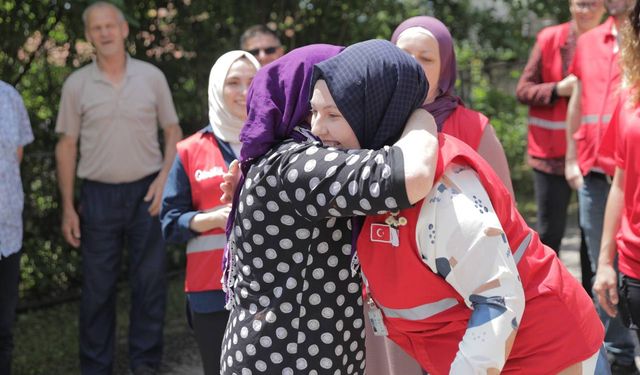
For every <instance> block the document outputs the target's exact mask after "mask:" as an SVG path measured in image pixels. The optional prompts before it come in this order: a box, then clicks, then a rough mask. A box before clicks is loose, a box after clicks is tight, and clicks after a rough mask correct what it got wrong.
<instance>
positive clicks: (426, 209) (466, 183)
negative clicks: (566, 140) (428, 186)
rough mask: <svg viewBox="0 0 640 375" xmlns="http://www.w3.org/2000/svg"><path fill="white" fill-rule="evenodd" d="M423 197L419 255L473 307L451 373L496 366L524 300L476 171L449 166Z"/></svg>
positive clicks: (498, 367)
mask: <svg viewBox="0 0 640 375" xmlns="http://www.w3.org/2000/svg"><path fill="white" fill-rule="evenodd" d="M425 199H426V201H425V204H424V205H423V207H422V211H421V212H420V219H419V222H418V226H417V228H418V233H417V241H418V248H419V249H420V252H421V255H422V259H423V261H424V262H425V264H426V265H427V266H428V267H429V268H430V269H431V270H432V271H433V272H435V273H437V274H439V275H440V276H442V277H443V278H444V279H445V280H446V281H447V283H449V284H450V285H451V286H452V287H453V288H454V289H455V290H456V291H457V292H458V293H459V294H460V295H461V296H462V297H463V298H464V301H465V303H466V305H467V306H468V307H469V308H470V309H472V310H473V312H472V314H471V318H470V319H469V323H468V326H467V330H466V332H465V334H464V336H463V339H462V342H461V343H460V345H459V349H458V353H457V354H456V357H455V359H454V361H453V363H452V364H451V373H452V374H475V373H491V371H496V370H497V372H499V371H500V370H501V369H502V367H503V366H504V364H505V362H506V355H507V354H508V353H509V352H510V350H511V347H512V346H513V342H514V340H515V336H516V333H517V328H518V324H519V323H520V321H521V319H522V314H523V312H524V305H525V298H524V291H523V287H522V283H521V282H520V277H519V274H518V270H517V268H516V263H515V261H514V258H513V256H512V253H511V250H510V248H509V243H508V242H507V239H506V236H505V234H504V231H503V229H502V226H501V225H500V221H499V219H498V217H497V215H496V213H495V211H494V209H493V206H492V205H491V201H490V199H489V196H488V194H487V192H486V191H485V189H484V187H483V186H482V184H481V183H480V180H479V179H478V177H477V174H476V173H475V171H473V170H472V169H471V168H469V167H466V166H461V165H453V166H451V167H449V168H448V169H447V170H446V171H445V173H444V175H443V176H442V178H441V179H440V180H439V181H438V182H437V183H436V184H435V185H434V189H432V191H431V193H430V194H429V195H428V196H427V198H425ZM452 223H456V224H455V225H453V224H452ZM497 372H496V373H497Z"/></svg>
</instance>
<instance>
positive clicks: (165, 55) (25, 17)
mask: <svg viewBox="0 0 640 375" xmlns="http://www.w3.org/2000/svg"><path fill="white" fill-rule="evenodd" d="M90 3H92V1H90V0H76V1H68V0H67V1H64V0H63V1H54V2H52V1H50V0H32V1H18V0H3V1H1V2H0V35H2V38H0V77H2V79H3V80H5V81H7V82H9V83H11V84H13V85H15V86H16V87H17V89H18V90H19V91H20V92H21V94H22V96H23V98H24V100H25V103H26V106H27V109H28V111H29V115H30V117H31V121H32V125H33V128H34V133H35V136H36V140H35V142H34V144H32V145H30V146H28V147H27V149H26V153H25V159H24V162H23V166H22V176H23V179H24V187H25V193H26V197H27V199H26V205H25V215H24V217H25V241H24V253H23V254H24V255H23V258H22V280H23V281H22V284H21V295H22V297H23V300H27V301H33V300H41V299H43V298H50V297H60V296H65V295H67V294H70V293H71V294H73V293H77V288H78V283H79V280H80V278H81V275H80V267H79V262H80V254H79V253H78V251H77V250H75V249H71V248H70V247H69V246H68V245H66V244H65V243H64V241H63V240H62V238H61V236H60V234H59V229H58V228H59V217H60V207H59V203H58V194H57V189H56V180H55V162H54V160H53V149H54V146H55V143H56V140H57V137H56V135H55V134H54V125H55V118H56V115H57V111H58V102H59V99H60V91H61V87H62V84H63V82H64V79H65V78H66V77H67V76H68V75H69V74H70V73H71V72H72V71H73V70H75V69H77V68H78V67H80V66H82V65H83V64H85V63H87V62H88V61H89V58H90V56H89V53H88V52H87V44H86V41H85V40H84V28H83V24H82V21H81V15H82V11H83V10H84V8H85V7H86V6H87V5H88V4H90ZM115 3H116V4H117V5H119V6H120V7H121V9H123V11H124V14H125V17H126V19H127V20H128V22H129V24H130V29H131V31H130V36H129V38H128V41H127V45H128V49H129V52H130V53H131V55H132V56H135V57H136V58H139V59H143V60H147V61H150V62H151V63H153V64H154V65H156V66H158V67H159V68H160V69H161V70H162V71H163V72H164V73H165V75H166V76H167V79H168V81H169V84H170V87H171V89H172V92H173V98H174V101H175V104H176V108H177V110H178V115H179V117H180V119H181V125H182V127H183V129H184V130H185V133H186V134H190V133H193V132H194V131H196V130H197V129H199V128H200V127H202V126H203V125H204V124H205V123H206V121H207V110H206V108H207V85H208V75H209V70H210V69H211V66H212V65H213V62H214V61H215V60H216V58H217V57H218V56H220V55H221V54H222V53H224V52H226V51H228V50H230V49H236V48H238V43H239V36H240V34H241V33H242V31H243V30H244V29H245V28H247V27H248V26H250V25H253V24H258V23H266V24H269V25H270V26H272V27H274V28H276V29H277V30H278V32H279V33H280V34H281V36H282V38H281V39H282V41H283V44H284V45H285V47H286V48H287V49H288V50H291V49H293V48H295V47H297V46H301V45H305V44H309V43H318V42H323V43H331V44H340V45H347V44H350V43H353V42H356V41H360V40H364V39H370V38H389V37H390V35H391V33H392V31H393V29H394V28H395V27H396V26H397V25H398V24H399V23H400V22H401V21H402V20H404V19H406V18H408V17H410V16H415V15H422V14H432V15H435V16H437V17H438V18H440V19H442V20H443V21H444V22H445V23H446V24H447V25H449V27H450V29H451V31H452V34H453V36H454V38H455V39H456V44H457V52H458V58H459V72H460V76H459V78H460V79H459V92H460V93H461V94H462V96H463V98H464V99H465V101H467V104H468V105H469V106H470V107H472V108H475V109H478V110H481V111H483V112H485V113H486V114H487V115H488V116H489V117H490V118H491V121H492V124H493V125H494V127H495V128H496V131H497V133H498V137H499V138H500V139H501V140H502V142H503V144H504V147H505V150H506V152H507V155H508V157H509V161H510V164H511V167H512V174H513V177H514V180H515V185H516V187H517V188H519V187H522V188H523V189H524V188H525V187H527V186H530V185H531V184H530V183H528V182H527V179H526V175H527V174H526V173H525V172H526V169H525V168H524V167H523V163H522V161H523V154H524V149H525V143H524V142H525V133H526V127H525V120H524V118H525V112H526V109H525V108H524V107H521V106H518V105H517V104H516V102H515V99H514V98H513V95H512V94H513V93H512V92H510V91H509V90H506V89H505V88H504V87H503V86H504V85H502V82H503V81H508V82H511V83H513V81H514V79H516V78H517V76H518V74H519V69H520V66H521V64H522V61H523V60H525V59H526V56H527V55H528V51H529V48H530V46H531V42H532V38H533V36H534V31H532V30H530V29H531V22H530V21H529V18H530V17H529V16H530V15H531V14H537V15H539V16H542V17H549V16H555V18H557V19H565V18H566V17H567V10H566V4H565V3H564V2H557V1H553V0H516V1H500V0H495V1H493V2H489V4H490V6H489V7H485V8H478V3H480V2H479V1H471V0H429V1H420V0H402V1H397V0H349V1H340V2H337V1H328V0H295V1H294V0H279V1H274V2H268V1H261V0H247V1H205V0H164V1H160V0H145V1H132V2H128V1H124V0H118V1H115ZM499 5H502V8H501V9H502V10H500V9H498V6H499ZM494 8H495V9H494ZM496 9H497V10H496ZM525 30H528V33H523V31H525ZM496 67H498V68H500V69H498V71H499V72H500V73H496V72H495V70H496ZM506 87H508V85H507V86H506ZM170 258H171V264H172V267H173V268H176V267H177V268H179V267H182V264H183V262H184V256H183V254H182V250H181V249H180V248H179V247H176V248H172V249H171V251H170Z"/></svg>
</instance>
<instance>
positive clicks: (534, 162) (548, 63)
mask: <svg viewBox="0 0 640 375" xmlns="http://www.w3.org/2000/svg"><path fill="white" fill-rule="evenodd" d="M569 11H570V13H571V20H570V21H569V22H565V23H562V24H559V25H553V26H549V27H546V28H544V29H542V31H540V33H538V36H537V38H536V44H535V45H534V46H533V49H532V50H531V54H530V56H529V60H528V61H527V65H526V66H525V68H524V71H523V72H522V75H521V76H520V80H519V81H518V86H517V88H516V97H517V98H518V100H519V101H520V102H521V103H522V104H525V105H528V106H529V123H528V129H529V131H528V142H527V154H528V159H527V162H528V164H529V166H531V168H532V169H533V181H534V190H535V196H536V206H537V208H538V210H537V230H538V232H539V233H540V238H541V240H542V242H543V243H544V244H545V245H547V246H549V247H551V248H552V249H553V250H555V251H556V253H557V252H558V251H560V243H561V241H562V237H563V236H564V230H565V225H566V221H567V207H568V205H569V200H570V198H571V187H570V186H569V184H568V183H567V180H566V179H565V176H564V169H565V153H566V149H567V144H566V139H565V137H566V135H565V127H566V126H565V120H566V117H567V104H568V101H569V97H570V96H571V93H572V92H573V87H574V85H575V83H576V81H577V78H576V76H574V75H573V74H569V67H570V65H571V61H572V60H573V55H574V51H575V48H576V41H577V40H578V37H579V36H580V35H582V34H584V33H585V32H587V31H589V30H591V29H593V28H594V27H596V26H598V24H600V21H601V19H602V15H603V14H604V11H605V9H604V3H603V1H602V0H597V1H591V2H584V1H578V0H570V1H569ZM583 242H584V241H583ZM581 260H582V262H584V263H585V264H584V265H583V267H582V272H583V280H584V277H585V275H586V276H587V277H588V278H589V279H590V278H591V276H592V273H591V269H590V267H589V266H588V264H589V258H588V255H587V253H586V247H584V246H583V247H582V248H581ZM584 285H587V286H588V285H590V281H587V280H585V282H584Z"/></svg>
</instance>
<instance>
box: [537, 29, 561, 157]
mask: <svg viewBox="0 0 640 375" xmlns="http://www.w3.org/2000/svg"><path fill="white" fill-rule="evenodd" d="M570 28H571V23H569V22H567V23H563V24H560V25H556V26H551V27H547V28H545V29H543V30H542V31H540V33H539V34H538V38H537V41H536V43H537V44H538V47H539V48H540V53H541V55H542V58H541V61H540V63H541V64H542V66H541V68H540V71H541V74H542V82H558V81H561V80H562V79H563V78H564V76H563V72H562V56H561V54H560V48H561V47H562V46H563V45H565V43H566V41H567V37H568V36H569V31H570ZM567 104H568V100H567V99H566V98H563V97H558V98H557V99H556V101H555V103H554V104H553V105H551V106H535V105H534V106H530V107H529V133H528V146H527V152H528V153H529V155H531V156H535V157H537V158H543V159H551V158H559V157H563V156H564V155H565V152H566V150H567V141H566V136H565V128H566V126H565V120H566V117H567Z"/></svg>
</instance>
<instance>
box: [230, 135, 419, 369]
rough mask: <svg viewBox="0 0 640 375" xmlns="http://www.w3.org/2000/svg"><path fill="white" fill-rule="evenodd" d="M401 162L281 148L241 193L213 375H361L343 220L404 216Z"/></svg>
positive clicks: (307, 147) (391, 154)
mask: <svg viewBox="0 0 640 375" xmlns="http://www.w3.org/2000/svg"><path fill="white" fill-rule="evenodd" d="M408 206H409V203H408V201H407V197H406V191H405V185H404V169H403V159H402V153H401V151H400V150H399V149H397V148H394V147H385V148H384V149H382V150H378V151H371V150H351V151H348V152H347V151H341V150H337V149H334V148H325V147H322V146H321V145H320V143H318V142H306V143H295V142H285V143H283V144H281V145H280V146H279V147H278V148H276V149H274V150H272V151H270V152H269V153H267V154H266V155H265V156H263V157H262V158H261V160H260V161H258V162H257V163H255V164H254V165H253V166H252V167H251V169H250V171H249V173H248V174H247V176H246V179H245V184H244V185H243V187H242V191H241V194H240V201H239V204H238V211H237V215H236V218H235V221H234V225H233V235H232V239H233V240H234V242H235V245H234V246H232V251H231V254H230V257H231V260H232V262H233V263H234V265H233V269H234V272H233V273H232V275H231V283H232V287H231V289H232V292H233V293H232V298H233V300H234V301H233V302H234V306H233V308H232V311H231V315H230V317H229V322H228V324H227V330H226V333H225V337H224V340H223V347H222V357H221V368H222V373H223V374H229V375H230V374H238V375H241V374H243V375H246V374H364V367H365V358H364V353H365V348H364V321H363V319H364V317H363V314H362V292H361V288H360V279H359V276H358V275H357V274H356V275H352V272H351V270H350V263H351V220H350V218H349V217H351V216H353V215H364V214H373V213H379V212H383V211H388V210H391V209H393V210H395V209H398V208H404V207H408Z"/></svg>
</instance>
